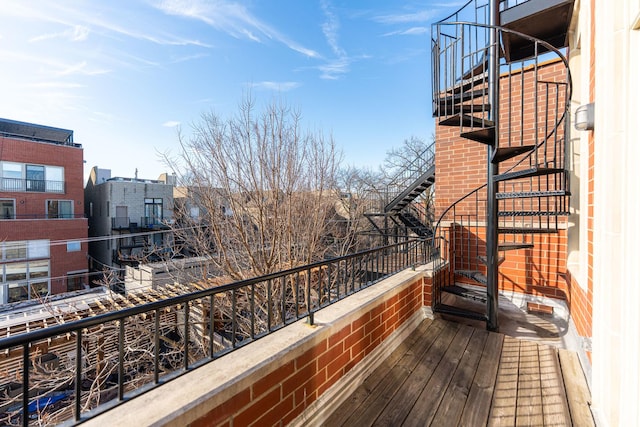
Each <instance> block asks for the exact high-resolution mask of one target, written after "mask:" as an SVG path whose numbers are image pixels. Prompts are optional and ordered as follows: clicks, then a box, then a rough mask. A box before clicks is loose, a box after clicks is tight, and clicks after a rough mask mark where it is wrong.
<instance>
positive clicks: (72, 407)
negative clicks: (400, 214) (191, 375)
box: [0, 239, 434, 426]
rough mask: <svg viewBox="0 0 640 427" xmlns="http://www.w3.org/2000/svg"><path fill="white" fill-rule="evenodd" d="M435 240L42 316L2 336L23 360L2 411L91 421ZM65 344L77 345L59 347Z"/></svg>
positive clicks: (428, 253)
mask: <svg viewBox="0 0 640 427" xmlns="http://www.w3.org/2000/svg"><path fill="white" fill-rule="evenodd" d="M431 243H432V242H431V241H430V240H428V239H421V240H406V241H403V242H402V243H398V244H394V245H388V246H384V247H379V248H376V249H371V250H367V251H363V252H359V253H356V254H353V255H348V256H343V257H340V258H334V259H329V260H325V261H321V262H316V263H314V264H310V265H305V266H301V267H297V268H292V269H289V270H286V271H281V272H277V273H273V274H269V275H266V276H262V277H256V278H253V279H248V280H243V281H240V282H235V283H230V284H227V285H223V286H218V287H215V288H211V289H206V290H202V291H199V292H195V293H190V294H186V295H180V296H176V297H173V298H169V299H166V300H161V301H156V302H153V303H148V304H143V305H138V306H134V307H131V308H127V309H124V310H120V311H116V312H109V313H105V314H100V315H94V316H93V317H86V318H83V319H81V320H77V321H73V322H70V323H62V324H57V325H55V326H49V327H44V326H41V329H36V330H33V328H34V326H33V324H32V326H31V328H32V329H31V332H28V333H24V334H22V335H16V336H10V337H7V338H4V339H1V340H0V351H2V352H5V354H6V355H7V357H12V358H14V359H16V360H21V362H20V363H14V364H12V365H11V366H12V368H10V371H8V372H7V378H12V379H13V383H12V384H13V385H14V388H13V393H12V394H8V393H5V394H4V395H3V396H2V397H0V407H1V408H4V409H3V410H4V411H5V412H4V414H0V418H3V421H7V422H9V421H10V422H12V423H18V422H21V423H22V425H24V426H27V425H28V424H29V418H38V416H42V415H43V413H45V412H47V408H50V412H51V413H50V414H48V417H49V418H48V419H49V420H52V421H53V422H54V423H59V422H62V421H65V420H67V423H78V422H81V421H84V420H86V419H88V418H91V417H93V416H95V415H97V414H98V413H101V412H104V411H105V410H107V409H109V408H111V407H113V406H115V405H118V404H120V403H122V402H123V401H125V400H128V399H131V398H133V397H135V396H138V395H139V394H141V393H143V392H144V391H147V390H149V389H150V388H154V387H157V386H158V385H160V384H162V383H164V382H166V381H168V380H170V379H172V378H175V377H177V376H179V375H181V374H184V373H185V372H188V371H191V370H193V369H195V368H196V367H198V366H201V365H202V364H204V363H207V362H209V361H211V360H213V359H216V358H218V357H220V356H222V355H224V354H227V353H229V352H231V351H233V350H235V349H237V348H239V347H242V346H244V345H246V344H248V343H250V342H253V341H255V340H256V339H259V338H261V337H264V336H266V335H268V334H270V333H272V332H274V331H276V330H278V329H281V328H283V327H284V326H286V325H289V324H291V323H293V322H296V321H298V320H299V319H303V318H308V321H309V322H310V323H313V322H314V314H315V313H316V312H317V311H318V310H320V309H321V308H323V307H326V306H328V305H330V304H332V303H335V302H337V301H339V300H342V299H343V298H345V297H347V296H349V295H351V294H353V293H354V292H358V291H359V290H361V289H364V288H366V287H368V286H370V285H371V284H373V283H375V282H377V281H379V280H381V279H383V278H385V277H388V276H390V275H393V274H395V273H397V272H399V271H401V270H403V269H405V268H407V267H411V266H415V265H418V264H423V263H426V262H428V261H430V260H431V259H432V258H433V256H434V254H433V252H432V250H431ZM94 314H95V313H94ZM87 316H89V313H87ZM56 343H57V344H58V345H60V346H61V347H64V348H67V349H69V350H68V351H67V352H66V353H61V354H57V355H56V354H54V355H51V353H53V352H55V348H56V347H55V345H56ZM45 354H46V355H48V356H46V357H45ZM63 356H64V357H63ZM43 358H44V359H46V361H48V362H47V363H48V364H47V363H45V362H43ZM54 358H55V360H56V363H54V364H52V363H49V362H50V361H51V360H52V359H54ZM6 387H9V386H6ZM7 389H8V388H7ZM10 396H13V397H10ZM54 399H56V402H61V403H60V405H59V406H60V407H61V409H58V410H57V412H56V408H57V407H58V406H56V403H55V402H54ZM24 414H28V415H27V416H24Z"/></svg>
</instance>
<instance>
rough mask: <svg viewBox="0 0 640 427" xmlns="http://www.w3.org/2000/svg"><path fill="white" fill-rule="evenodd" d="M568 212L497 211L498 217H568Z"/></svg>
mask: <svg viewBox="0 0 640 427" xmlns="http://www.w3.org/2000/svg"><path fill="white" fill-rule="evenodd" d="M569 214H570V212H569V211H499V212H498V216H568V215H569Z"/></svg>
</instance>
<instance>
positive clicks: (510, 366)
mask: <svg viewBox="0 0 640 427" xmlns="http://www.w3.org/2000/svg"><path fill="white" fill-rule="evenodd" d="M589 401H590V394H589V390H588V387H587V383H586V380H585V378H584V375H583V373H582V369H581V368H580V364H579V361H578V357H577V355H576V353H573V352H570V351H568V350H563V349H556V348H554V347H551V346H547V345H544V344H540V343H537V342H533V341H526V340H520V339H517V338H513V337H510V336H506V335H503V334H499V333H494V332H488V331H485V330H482V329H478V328H474V327H472V326H469V325H464V324H460V323H455V322H451V321H446V320H443V319H436V320H429V319H427V320H424V321H423V322H422V324H421V325H420V326H419V327H418V328H417V329H416V331H415V333H414V334H412V335H411V336H410V337H409V338H407V339H406V340H405V341H404V342H403V343H401V344H400V346H398V348H396V350H395V351H394V352H393V353H391V355H390V356H389V357H388V358H387V359H385V360H384V361H383V362H382V363H381V364H380V365H379V366H378V367H377V368H376V369H375V370H374V371H373V372H372V373H371V375H369V376H368V377H367V378H366V379H365V380H364V382H363V383H362V384H361V385H360V386H359V387H358V388H356V389H355V391H354V392H353V393H352V394H351V395H350V396H349V397H347V398H346V400H345V401H344V402H343V404H342V405H341V406H339V407H338V408H337V409H336V410H335V411H334V412H333V414H332V415H331V416H330V417H329V419H327V420H326V423H325V425H331V426H353V425H358V426H372V425H387V426H390V425H393V426H413V425H416V426H418V425H419V426H428V425H432V426H444V425H447V426H448V425H469V426H483V425H509V426H514V425H535V426H547V425H568V426H570V425H576V426H593V425H595V424H594V420H593V416H592V414H591V411H590V408H589V404H588V403H589Z"/></svg>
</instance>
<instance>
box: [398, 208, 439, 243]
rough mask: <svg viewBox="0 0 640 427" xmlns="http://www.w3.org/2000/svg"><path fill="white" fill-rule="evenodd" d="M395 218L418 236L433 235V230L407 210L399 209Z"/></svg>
mask: <svg viewBox="0 0 640 427" xmlns="http://www.w3.org/2000/svg"><path fill="white" fill-rule="evenodd" d="M397 218H398V219H399V220H400V222H401V223H402V224H404V225H405V226H407V227H408V228H409V229H410V230H411V231H413V232H414V233H415V234H416V235H417V236H419V237H431V236H433V230H432V229H431V228H430V227H428V226H427V225H426V224H424V223H423V222H422V221H420V220H419V219H418V218H417V217H416V216H415V215H413V214H412V213H411V212H408V211H400V212H399V213H398V214H397Z"/></svg>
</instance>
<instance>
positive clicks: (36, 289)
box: [0, 119, 88, 304]
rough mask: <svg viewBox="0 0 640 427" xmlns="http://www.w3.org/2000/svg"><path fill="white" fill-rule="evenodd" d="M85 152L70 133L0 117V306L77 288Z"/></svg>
mask: <svg viewBox="0 0 640 427" xmlns="http://www.w3.org/2000/svg"><path fill="white" fill-rule="evenodd" d="M82 174H83V151H82V146H81V145H80V144H76V143H74V142H73V131H71V130H66V129H58V128H53V127H48V126H42V125H37V124H31V123H23V122H17V121H13V120H6V119H0V177H1V179H2V181H1V185H0V207H1V214H0V248H1V256H0V303H1V304H6V303H12V302H17V301H24V300H33V299H36V298H38V297H43V296H47V295H53V294H59V293H62V292H67V291H74V290H78V289H82V288H83V287H84V286H85V284H87V283H88V279H87V271H88V270H87V241H86V239H87V220H86V219H85V218H84V194H83V190H82V181H83V180H82Z"/></svg>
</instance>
